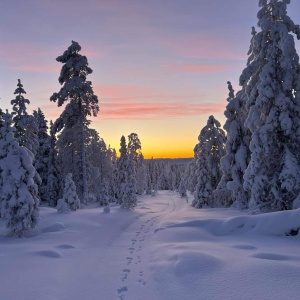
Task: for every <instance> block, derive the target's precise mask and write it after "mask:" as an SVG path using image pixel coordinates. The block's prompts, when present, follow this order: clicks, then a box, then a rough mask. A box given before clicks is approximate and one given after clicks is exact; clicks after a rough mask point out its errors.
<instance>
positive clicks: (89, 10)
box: [0, 0, 300, 158]
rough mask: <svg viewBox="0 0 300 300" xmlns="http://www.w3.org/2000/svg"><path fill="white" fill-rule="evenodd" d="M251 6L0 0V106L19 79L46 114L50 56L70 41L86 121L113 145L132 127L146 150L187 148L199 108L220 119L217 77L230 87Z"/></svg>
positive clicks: (175, 153) (294, 7)
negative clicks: (94, 109) (92, 97)
mask: <svg viewBox="0 0 300 300" xmlns="http://www.w3.org/2000/svg"><path fill="white" fill-rule="evenodd" d="M291 2H292V3H291V4H290V5H289V6H288V13H289V16H290V17H291V18H292V19H293V20H294V22H295V23H297V24H299V23H300V1H299V0H292V1H291ZM257 11H258V0H226V1H225V0H205V1H204V0H151V1H150V0H85V1H82V0H26V1H25V0H24V1H22V0H1V12H0V28H1V30H0V40H1V44H0V55H1V68H0V98H1V99H0V106H1V108H8V109H9V110H11V106H10V100H12V99H13V98H14V94H13V93H14V90H15V89H16V85H17V79H18V78H20V79H21V80H22V83H23V84H24V88H25V90H26V91H27V95H26V96H27V98H28V99H29V100H30V101H31V104H30V106H29V107H28V111H29V113H32V110H33V109H37V108H38V107H40V108H41V109H42V111H43V112H44V113H45V116H46V118H47V119H48V120H50V119H53V120H55V119H56V118H57V117H58V116H59V115H60V113H61V112H62V110H63V108H62V107H60V108H58V107H57V104H56V103H53V102H50V101H49V98H50V96H51V95H52V94H53V92H58V91H59V89H60V85H59V83H58V77H59V73H60V70H61V67H62V64H61V63H58V62H56V60H55V58H56V57H57V56H59V55H61V54H62V53H63V52H64V51H65V50H66V49H67V47H68V46H69V45H70V44H71V40H75V41H77V42H78V43H79V44H80V45H81V47H82V51H81V54H82V55H86V56H87V58H88V61H89V66H90V67H91V68H92V69H93V71H94V72H93V74H92V75H90V76H89V78H88V79H89V80H91V81H92V83H93V88H94V92H95V94H96V95H97V96H98V98H99V106H100V113H99V115H98V117H97V118H96V119H93V122H92V126H91V127H93V128H96V129H97V130H98V132H99V133H100V136H101V137H103V138H104V140H105V142H106V143H107V144H110V145H111V146H112V147H115V148H116V150H117V151H118V150H119V141H120V137H121V136H122V135H125V136H128V135H129V134H130V133H131V132H135V133H137V134H138V135H139V137H140V140H141V142H142V152H143V153H144V155H145V157H151V156H154V157H155V158H159V157H192V156H193V148H194V146H195V144H196V143H197V138H198V135H199V132H200V130H201V128H202V127H203V126H204V125H205V123H206V120H207V118H208V116H209V115H211V114H213V115H215V117H216V118H217V119H219V120H220V121H221V123H224V116H223V112H224V109H225V106H226V103H227V101H226V98H227V97H228V91H227V85H226V82H227V81H228V80H230V81H232V83H233V86H234V88H235V90H237V89H238V79H239V75H240V73H241V71H242V70H243V68H244V67H245V65H246V58H247V51H248V49H249V42H250V38H251V34H250V33H251V26H256V23H257V18H256V13H257ZM296 45H297V49H298V53H299V48H300V47H299V46H300V42H299V41H296Z"/></svg>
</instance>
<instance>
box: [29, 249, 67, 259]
mask: <svg viewBox="0 0 300 300" xmlns="http://www.w3.org/2000/svg"><path fill="white" fill-rule="evenodd" d="M35 253H36V254H37V255H40V256H44V257H49V258H60V257H62V255H61V254H60V253H59V252H57V251H52V250H42V251H37V252H35Z"/></svg>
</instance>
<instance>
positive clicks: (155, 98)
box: [94, 85, 226, 120]
mask: <svg viewBox="0 0 300 300" xmlns="http://www.w3.org/2000/svg"><path fill="white" fill-rule="evenodd" d="M224 90H225V91H226V87H224ZM94 91H95V93H96V94H97V95H98V97H99V102H100V103H99V106H100V114H99V116H100V118H104V119H127V120H141V119H143V120H144V119H148V120H149V119H154V120H156V119H164V118H174V117H183V116H196V115H201V114H206V113H215V112H220V111H223V110H224V108H225V105H226V103H225V101H224V102H223V101H222V102H221V103H222V104H220V103H217V102H216V103H207V102H205V101H204V100H201V99H207V97H206V95H204V94H200V93H199V92H194V91H192V90H186V89H184V90H180V91H177V92H176V91H174V92H173V94H171V93H167V92H164V91H162V90H160V89H155V88H148V87H140V86H125V85H124V86H118V85H116V86H114V85H107V86H99V85H97V86H95V87H94ZM225 96H226V95H225ZM225 96H224V97H225ZM221 100H223V99H221Z"/></svg>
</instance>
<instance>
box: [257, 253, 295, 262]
mask: <svg viewBox="0 0 300 300" xmlns="http://www.w3.org/2000/svg"><path fill="white" fill-rule="evenodd" d="M251 257H254V258H260V259H267V260H293V261H294V260H299V258H296V257H293V256H289V255H283V254H276V253H255V254H253V255H251Z"/></svg>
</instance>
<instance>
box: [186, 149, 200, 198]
mask: <svg viewBox="0 0 300 300" xmlns="http://www.w3.org/2000/svg"><path fill="white" fill-rule="evenodd" d="M198 154H199V144H196V145H195V147H194V157H193V160H192V161H191V162H190V163H189V164H188V178H189V180H188V183H187V189H188V191H190V192H191V193H194V192H195V189H196V186H197V181H198V176H197V159H198Z"/></svg>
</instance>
